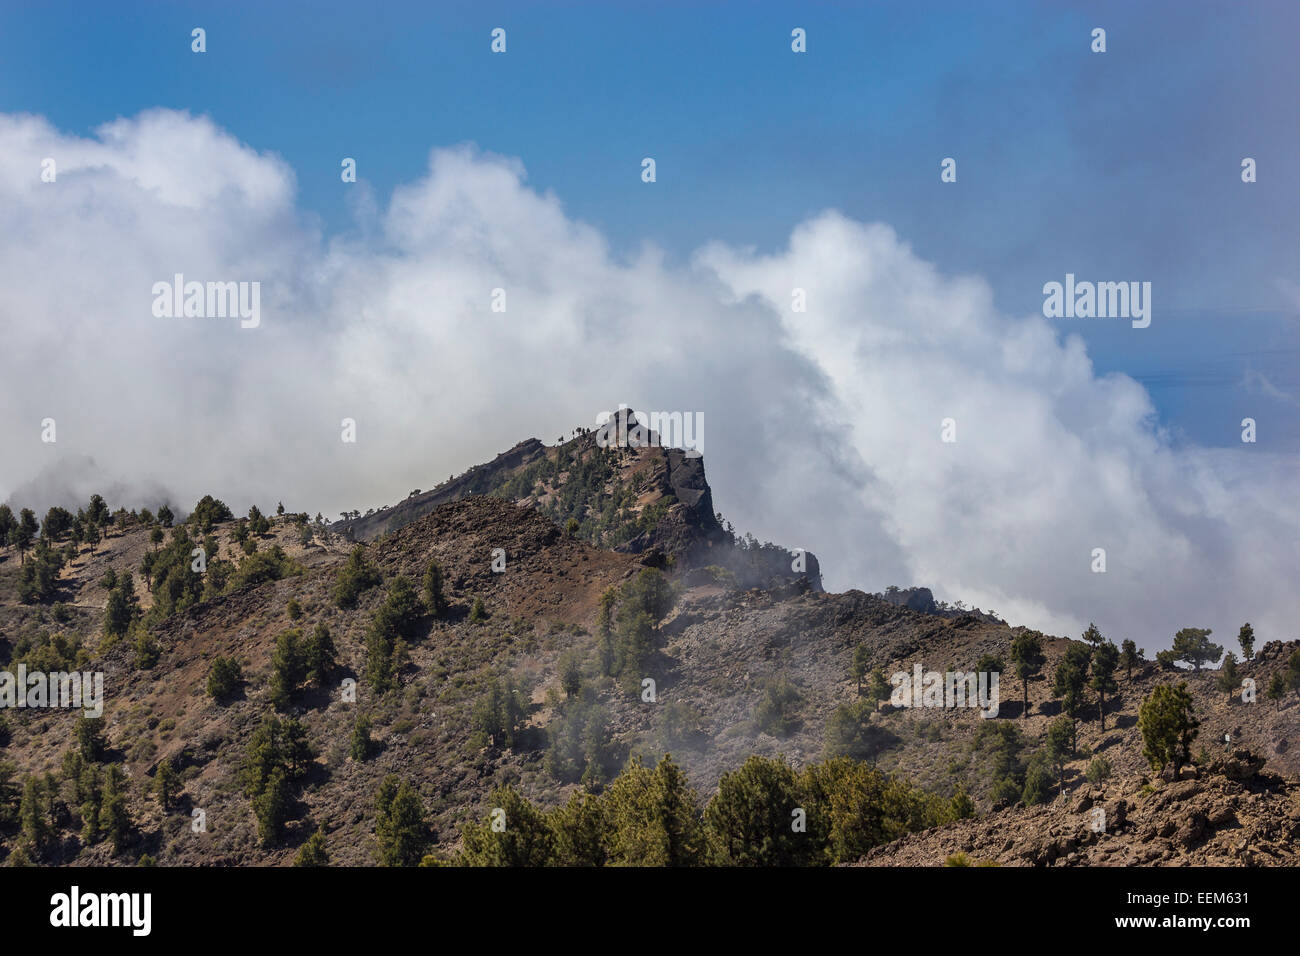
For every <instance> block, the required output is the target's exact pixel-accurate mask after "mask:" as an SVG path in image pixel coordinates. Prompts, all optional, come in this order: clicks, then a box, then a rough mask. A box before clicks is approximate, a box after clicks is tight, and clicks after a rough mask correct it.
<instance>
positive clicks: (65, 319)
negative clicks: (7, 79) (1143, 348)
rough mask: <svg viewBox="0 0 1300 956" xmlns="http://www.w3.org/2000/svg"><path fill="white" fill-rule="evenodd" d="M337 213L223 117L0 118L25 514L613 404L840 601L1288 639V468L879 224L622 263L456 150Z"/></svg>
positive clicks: (311, 494)
mask: <svg viewBox="0 0 1300 956" xmlns="http://www.w3.org/2000/svg"><path fill="white" fill-rule="evenodd" d="M47 158H50V159H53V160H54V161H55V164H56V169H57V179H56V181H55V182H52V183H50V182H42V181H41V176H40V171H41V168H42V166H41V164H42V160H44V159H47ZM363 174H364V170H363ZM363 178H364V175H363ZM340 188H344V189H352V190H355V191H356V203H355V208H356V210H357V229H356V230H355V231H354V232H353V233H351V234H349V235H347V236H342V237H334V238H328V237H326V236H324V235H323V234H322V232H321V230H320V229H319V227H318V226H317V225H316V223H315V222H314V221H313V220H312V218H311V217H310V216H308V215H306V214H304V213H303V212H302V211H301V210H300V209H299V208H298V207H297V206H296V199H295V180H294V174H293V171H292V170H291V169H289V168H288V167H287V166H286V165H285V164H284V163H283V162H282V161H281V160H279V159H278V158H277V157H275V156H274V155H271V154H264V153H259V152H257V151H256V150H254V149H252V148H250V147H248V146H247V145H244V144H241V143H239V142H238V141H236V140H235V139H234V138H232V137H231V136H230V135H228V134H227V133H225V132H224V131H223V130H222V129H220V128H219V127H217V126H216V125H215V124H214V123H213V122H212V121H211V120H209V119H207V118H202V117H193V116H190V115H187V114H184V113H176V112H172V111H164V110H158V111H151V112H148V113H144V114H141V115H139V116H137V117H134V118H130V119H119V120H117V121H115V122H113V123H109V124H107V125H105V126H104V127H102V128H101V129H100V130H98V131H97V133H96V136H95V137H94V138H93V139H84V138H78V137H74V136H67V135H64V134H61V133H60V132H58V131H57V130H55V129H53V128H52V127H51V126H50V125H49V124H48V123H47V122H46V121H45V120H43V119H42V118H39V117H33V116H21V115H5V116H0V334H3V341H4V347H3V349H0V376H3V381H4V385H3V389H0V396H2V399H0V442H2V443H3V445H2V447H3V448H4V449H5V454H4V456H3V459H2V460H0V500H4V499H8V500H10V501H11V503H14V504H21V505H25V506H32V507H35V508H39V509H41V510H43V509H44V508H45V507H48V506H49V505H50V504H54V503H73V504H75V503H77V502H79V501H83V500H84V499H86V498H88V497H89V495H90V493H91V492H92V491H103V492H104V493H106V494H109V492H111V494H110V495H109V496H110V498H111V499H112V503H113V504H114V505H116V504H118V503H125V504H127V505H128V506H137V505H150V506H153V505H156V504H157V503H159V501H160V500H161V499H162V498H164V497H167V498H171V500H172V501H173V503H179V504H181V505H183V506H185V507H188V506H190V505H192V503H193V502H194V501H195V500H196V499H197V498H198V497H200V496H201V495H202V494H205V493H212V494H215V495H217V496H219V497H222V498H224V499H225V500H226V501H227V502H228V503H230V504H231V505H232V507H235V508H236V509H245V508H247V507H248V505H249V504H252V503H258V504H259V505H261V506H262V507H264V508H265V507H266V506H268V505H271V506H273V505H274V504H275V502H276V501H279V500H283V501H284V503H285V505H286V507H288V508H290V509H292V510H306V511H309V512H311V513H313V514H314V513H315V512H317V511H322V512H324V513H326V514H327V515H331V516H337V513H338V512H339V511H341V510H343V509H351V508H361V509H363V510H364V509H365V508H366V507H369V506H378V505H380V504H383V503H386V502H391V501H393V500H396V499H398V498H401V497H404V496H405V494H406V493H407V492H408V491H410V490H411V489H414V488H425V489H427V488H430V487H432V486H433V485H434V484H435V483H436V482H438V481H440V480H442V479H443V478H445V477H447V476H448V475H450V474H452V473H459V472H460V471H463V470H464V469H465V468H466V467H468V466H469V465H471V464H474V463H477V462H478V461H481V460H485V459H487V458H490V457H491V456H492V455H494V454H495V453H496V452H498V451H501V450H502V449H504V448H506V447H508V446H509V445H511V444H513V443H514V442H516V441H518V440H520V439H522V438H526V437H531V436H536V437H540V438H542V439H544V440H546V441H553V440H554V439H555V438H556V437H557V436H559V435H560V434H562V433H567V432H568V430H569V429H570V428H571V427H573V426H574V425H579V424H582V425H593V424H594V423H595V418H596V415H597V414H598V413H599V412H601V411H603V410H606V409H609V408H611V407H613V405H614V404H615V403H617V402H620V401H622V402H627V403H629V404H631V405H632V406H633V407H636V408H644V409H661V410H665V411H673V410H680V411H689V412H694V411H701V412H703V413H704V416H705V420H706V422H707V428H706V440H705V447H704V450H705V460H706V464H707V467H708V472H709V477H710V481H711V483H712V484H713V487H714V492H715V501H716V503H717V505H718V507H719V508H720V509H722V510H723V511H724V513H725V514H726V515H727V517H728V518H729V519H731V520H732V521H733V522H734V523H735V525H736V526H737V527H738V528H740V529H744V530H752V531H753V532H754V533H755V534H757V535H758V536H759V537H760V538H764V539H770V540H775V541H779V542H781V543H782V544H785V545H787V546H791V547H804V548H808V549H810V550H813V551H815V552H816V553H817V554H818V555H819V557H820V558H821V560H822V566H823V569H824V570H825V572H826V581H827V585H828V587H831V588H845V587H862V588H865V589H869V590H878V589H881V588H883V587H884V586H885V585H887V584H899V585H907V584H912V583H916V584H924V585H927V586H930V587H932V588H934V589H935V592H936V594H937V595H938V596H940V597H946V598H948V599H956V598H961V599H964V600H965V601H967V602H968V603H974V604H978V605H980V606H981V607H983V608H985V609H990V608H992V609H994V610H996V611H997V612H998V613H1000V614H1001V615H1002V616H1004V617H1006V618H1008V619H1009V620H1011V621H1012V622H1013V623H1025V624H1030V625H1034V626H1038V627H1042V628H1044V629H1047V630H1050V631H1052V632H1054V633H1064V634H1071V635H1077V633H1078V632H1079V631H1080V630H1081V629H1082V627H1083V626H1084V625H1085V624H1086V623H1087V622H1088V621H1089V620H1095V621H1096V622H1097V623H1098V625H1099V626H1101V628H1102V630H1103V631H1104V632H1105V633H1107V634H1108V635H1109V636H1111V637H1113V638H1114V639H1116V640H1119V639H1122V638H1126V637H1131V638H1133V639H1135V640H1137V641H1138V643H1139V645H1143V646H1146V647H1147V648H1148V649H1152V650H1154V649H1157V648H1160V647H1165V646H1168V644H1169V643H1170V640H1171V638H1172V634H1173V632H1174V631H1175V630H1176V629H1177V628H1179V627H1182V626H1189V625H1195V626H1210V627H1213V628H1214V629H1215V633H1216V636H1219V637H1221V638H1224V639H1229V638H1231V637H1232V636H1233V635H1235V631H1236V628H1237V627H1238V626H1239V625H1240V624H1241V623H1242V622H1243V621H1245V620H1251V621H1252V623H1254V625H1255V628H1256V631H1257V633H1259V634H1260V635H1261V637H1262V638H1263V639H1265V640H1268V639H1272V638H1290V637H1293V636H1294V634H1293V633H1292V632H1291V631H1290V630H1289V628H1290V626H1291V625H1290V621H1291V620H1292V619H1293V617H1294V611H1295V604H1296V600H1295V598H1294V596H1293V595H1294V592H1295V588H1294V583H1293V581H1292V578H1293V576H1294V572H1295V571H1296V569H1297V568H1298V567H1300V562H1298V561H1297V549H1298V547H1300V546H1298V545H1297V541H1300V506H1297V505H1296V503H1295V502H1294V496H1293V495H1290V494H1288V491H1289V482H1288V478H1289V477H1290V476H1291V475H1292V474H1294V470H1295V467H1296V465H1297V462H1295V461H1294V460H1292V459H1291V458H1289V457H1280V456H1276V455H1270V454H1269V453H1266V452H1262V451H1259V450H1258V449H1257V447H1256V446H1248V445H1243V446H1242V448H1241V449H1240V450H1230V451H1223V450H1210V449H1202V448H1197V447H1187V446H1185V445H1180V444H1175V443H1174V442H1172V441H1171V440H1170V438H1169V437H1168V436H1167V435H1165V434H1164V433H1162V431H1161V429H1160V426H1159V423H1158V421H1157V419H1156V415H1155V412H1154V408H1153V406H1152V403H1151V401H1150V398H1149V396H1148V395H1147V393H1146V392H1145V391H1144V390H1143V389H1142V388H1141V387H1140V386H1139V385H1138V384H1137V383H1136V382H1134V381H1133V380H1131V379H1129V378H1127V377H1125V376H1120V375H1109V376H1099V375H1097V374H1095V373H1094V371H1093V368H1092V365H1091V363H1090V361H1089V359H1088V356H1087V354H1086V351H1085V349H1084V347H1083V344H1082V342H1081V341H1080V340H1079V339H1078V338H1077V337H1073V336H1070V335H1068V334H1063V332H1062V329H1061V328H1060V327H1057V326H1053V325H1052V324H1050V323H1049V322H1048V321H1047V320H1045V319H1043V318H1042V317H1041V316H1019V317H1017V316H1008V315H1004V314H1001V313H1000V312H999V311H998V310H997V308H996V306H995V304H994V302H993V301H992V295H991V292H990V290H989V287H988V285H987V284H986V283H985V282H984V281H983V280H982V279H979V278H977V277H953V276H947V275H945V274H943V273H942V272H941V271H940V270H939V269H937V268H936V267H935V266H934V265H932V264H930V263H927V262H924V261H922V260H921V259H919V258H918V257H917V256H916V255H915V254H914V253H913V252H912V251H911V250H910V249H909V247H908V246H907V244H906V243H905V242H903V241H902V240H901V239H900V238H899V237H898V236H897V235H896V234H895V233H894V231H893V230H892V229H890V228H889V227H888V226H887V225H883V224H864V223H859V222H855V221H852V220H849V219H847V218H845V217H844V216H842V215H840V214H838V213H836V212H833V211H828V212H825V213H823V214H821V215H818V216H816V217H814V218H812V219H810V220H808V221H806V222H803V223H801V224H799V225H797V226H796V227H795V228H794V229H793V231H792V233H791V236H790V239H789V242H788V244H787V245H786V247H785V248H783V249H780V250H777V251H769V252H759V251H756V250H753V249H743V248H734V247H730V246H726V245H722V244H714V245H710V246H707V247H705V248H703V249H701V250H699V251H698V252H697V253H696V254H695V256H694V257H693V258H692V260H691V261H690V262H689V263H687V264H684V265H679V264H673V263H670V262H669V261H668V260H667V258H666V256H665V255H664V254H663V253H662V252H661V251H660V250H658V249H656V248H654V247H653V246H650V245H647V246H645V247H643V248H641V249H639V250H637V251H636V252H635V253H633V254H631V255H621V254H617V253H615V252H614V251H613V250H612V249H611V248H610V246H609V244H608V243H607V242H606V240H605V238H604V237H603V236H602V235H601V234H600V232H599V231H597V230H596V229H594V228H592V227H590V226H588V225H585V224H583V223H580V222H576V221H574V220H573V219H571V218H569V217H568V216H567V215H566V214H565V211H564V209H563V207H562V204H561V202H560V201H559V199H558V198H556V197H555V196H552V195H547V194H540V193H539V192H537V191H535V190H533V189H531V188H530V187H529V186H528V185H527V182H526V176H525V172H524V169H523V166H522V165H521V164H520V163H519V162H517V161H515V160H511V159H507V158H502V157H497V156H492V155H486V154H482V153H480V152H478V151H476V150H474V149H473V148H469V147H458V148H453V149H435V150H434V151H433V152H432V153H431V155H430V162H429V169H428V172H427V174H426V175H425V176H424V177H423V178H421V179H419V180H418V181H416V182H413V183H410V184H408V185H405V186H403V187H401V188H399V189H398V190H396V191H395V193H394V194H393V196H392V198H391V200H390V201H389V203H388V204H387V206H386V207H382V206H381V205H380V204H378V203H377V202H376V201H375V200H374V198H373V197H372V196H371V195H370V193H369V192H368V188H367V187H366V185H365V184H364V182H363V183H361V184H358V185H355V186H353V185H344V184H342V183H340ZM645 188H654V187H653V186H646V187H645ZM176 273H182V274H183V275H184V276H185V277H186V279H187V280H198V281H258V282H260V283H261V289H262V298H261V310H262V320H261V325H260V326H259V327H258V328H256V329H241V328H240V327H239V322H238V320H237V319H218V318H176V319H160V318H155V317H154V315H153V313H152V311H151V304H152V301H153V296H152V293H151V289H152V286H153V285H154V283H156V282H159V281H163V282H170V281H171V280H172V277H173V275H175V274H176ZM1047 278H1057V279H1059V277H1047ZM494 289H503V290H505V293H506V311H505V312H494V311H492V308H491V305H492V295H493V290H494ZM794 289H802V290H804V291H805V294H806V298H807V310H806V311H804V312H796V311H794V310H793V309H792V292H793V290H794ZM1157 309H1158V299H1157ZM1157 320H1158V315H1157ZM1067 331H1068V329H1067ZM1131 334H1133V335H1134V336H1141V335H1142V334H1143V333H1142V331H1139V330H1134V331H1133V332H1132V333H1131ZM1135 341H1136V340H1135ZM1135 347H1137V346H1136V345H1135ZM46 418H53V419H55V421H56V423H57V441H56V442H55V443H53V444H48V443H43V442H42V441H41V422H42V420H43V419H46ZM343 418H352V419H355V420H356V422H357V442H356V443H355V444H345V443H343V442H342V441H341V440H340V422H341V420H342V419H343ZM945 419H952V420H953V422H955V434H956V441H954V442H944V441H942V440H941V427H942V422H943V421H944V420H945ZM105 489H108V490H107V491H106V490H105ZM1095 548H1104V549H1105V551H1106V567H1107V570H1106V573H1104V574H1097V573H1094V572H1093V571H1092V564H1093V556H1092V555H1093V550H1094V549H1095Z"/></svg>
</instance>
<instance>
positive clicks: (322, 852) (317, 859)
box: [293, 827, 330, 866]
mask: <svg viewBox="0 0 1300 956" xmlns="http://www.w3.org/2000/svg"><path fill="white" fill-rule="evenodd" d="M293 865H294V866H329V865H330V855H329V851H327V850H326V849H325V835H324V834H323V833H322V832H321V830H320V828H319V827H318V828H317V829H316V832H315V833H313V834H312V835H311V836H309V837H308V838H307V840H306V842H305V843H303V845H302V848H301V849H300V850H299V851H298V855H297V856H296V857H295V858H294V861H293Z"/></svg>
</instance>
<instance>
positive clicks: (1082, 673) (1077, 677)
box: [1052, 644, 1092, 751]
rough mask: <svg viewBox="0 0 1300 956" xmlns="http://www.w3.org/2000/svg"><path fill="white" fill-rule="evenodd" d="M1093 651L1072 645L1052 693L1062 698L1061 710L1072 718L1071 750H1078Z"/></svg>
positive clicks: (1080, 645) (1062, 662)
mask: <svg viewBox="0 0 1300 956" xmlns="http://www.w3.org/2000/svg"><path fill="white" fill-rule="evenodd" d="M1091 660H1092V651H1090V650H1089V649H1088V648H1087V647H1085V646H1083V645H1082V644H1071V645H1070V646H1069V647H1068V648H1066V650H1065V657H1064V658H1062V659H1061V662H1060V663H1059V664H1057V665H1056V674H1055V676H1054V682H1053V684H1052V693H1053V694H1054V695H1055V696H1057V697H1059V698H1061V709H1062V710H1064V711H1065V713H1066V714H1067V715H1068V716H1069V718H1070V727H1071V750H1072V751H1073V750H1075V749H1077V748H1078V720H1079V715H1080V714H1081V713H1082V712H1083V706H1084V689H1085V688H1086V687H1087V686H1088V665H1089V663H1090V662H1091Z"/></svg>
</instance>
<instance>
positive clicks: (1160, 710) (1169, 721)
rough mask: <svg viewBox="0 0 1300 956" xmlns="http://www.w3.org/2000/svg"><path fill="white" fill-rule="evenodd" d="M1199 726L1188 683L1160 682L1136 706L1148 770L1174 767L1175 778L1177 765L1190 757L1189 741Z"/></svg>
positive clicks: (1178, 766) (1143, 753)
mask: <svg viewBox="0 0 1300 956" xmlns="http://www.w3.org/2000/svg"><path fill="white" fill-rule="evenodd" d="M1199 726H1200V721H1198V720H1197V719H1196V718H1195V716H1193V713H1192V695H1191V693H1190V692H1188V690H1187V682H1186V681H1183V682H1182V683H1181V684H1179V685H1178V686H1177V687H1173V686H1171V685H1169V684H1161V685H1160V686H1158V687H1156V688H1155V689H1154V690H1152V692H1151V694H1150V696H1149V697H1147V699H1146V700H1144V701H1143V702H1142V706H1141V707H1140V708H1139V709H1138V727H1139V728H1140V729H1141V731H1142V741H1143V750H1142V755H1143V756H1144V757H1146V758H1147V762H1148V763H1149V764H1150V765H1151V769H1152V770H1154V771H1156V772H1157V773H1160V772H1163V770H1164V768H1165V767H1167V766H1172V767H1173V772H1174V779H1175V780H1177V779H1178V770H1179V768H1180V767H1181V766H1182V765H1183V764H1185V763H1187V762H1188V761H1190V760H1191V757H1192V741H1193V740H1194V739H1195V738H1196V733H1197V727H1199Z"/></svg>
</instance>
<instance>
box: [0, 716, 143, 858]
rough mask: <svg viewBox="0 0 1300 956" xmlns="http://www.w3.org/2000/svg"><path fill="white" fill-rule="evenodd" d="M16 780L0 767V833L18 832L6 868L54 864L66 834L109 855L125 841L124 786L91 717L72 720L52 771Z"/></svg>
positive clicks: (129, 826) (128, 827)
mask: <svg viewBox="0 0 1300 956" xmlns="http://www.w3.org/2000/svg"><path fill="white" fill-rule="evenodd" d="M16 777H17V768H16V767H15V766H14V765H13V764H12V763H7V762H0V829H7V828H9V827H11V826H17V827H18V835H17V839H16V842H15V847H14V849H13V851H12V852H11V854H10V857H9V863H10V865H14V866H22V865H29V864H32V863H36V862H42V861H46V862H58V859H59V856H60V854H61V852H62V851H63V850H64V847H63V835H64V834H65V833H67V832H68V831H71V832H73V833H75V834H76V835H77V839H78V840H79V842H80V845H81V846H83V847H91V846H95V845H97V844H99V843H105V842H106V843H108V845H109V846H110V847H111V849H112V852H113V853H120V852H121V851H122V850H123V849H124V848H125V847H126V845H127V844H128V842H129V841H130V840H131V837H132V834H133V823H132V820H131V815H130V813H129V811H128V794H129V782H128V779H127V776H126V774H125V773H124V772H123V770H122V768H121V766H120V765H119V763H118V761H117V760H115V759H114V755H113V754H112V752H111V751H110V750H109V748H108V745H107V742H106V741H105V740H104V737H103V734H102V730H101V727H100V721H99V720H98V719H97V718H90V717H79V718H78V719H77V722H76V724H75V727H74V731H73V740H72V745H71V746H70V747H69V748H68V750H67V751H66V752H65V753H64V755H63V761H62V764H61V765H60V768H59V771H58V772H54V771H47V772H45V773H43V774H38V773H32V774H29V775H27V776H26V777H25V778H24V779H23V780H22V782H21V784H19V783H18V781H17V779H16Z"/></svg>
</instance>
